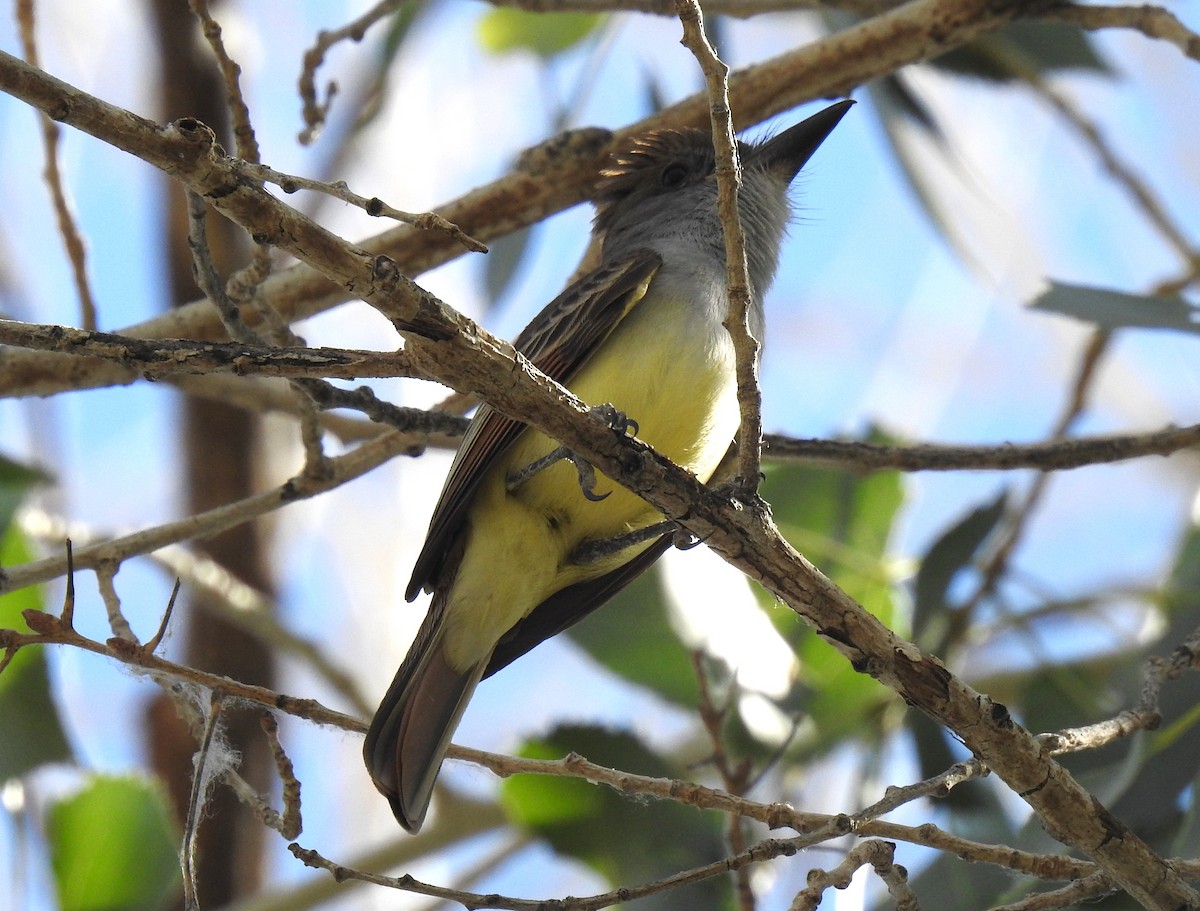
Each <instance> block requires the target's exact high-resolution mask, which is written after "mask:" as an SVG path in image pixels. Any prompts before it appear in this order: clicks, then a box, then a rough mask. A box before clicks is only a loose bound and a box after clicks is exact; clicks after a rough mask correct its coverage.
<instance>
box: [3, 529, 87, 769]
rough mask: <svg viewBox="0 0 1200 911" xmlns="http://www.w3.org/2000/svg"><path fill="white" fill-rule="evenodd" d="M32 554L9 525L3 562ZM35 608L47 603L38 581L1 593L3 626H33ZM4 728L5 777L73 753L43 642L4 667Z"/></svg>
mask: <svg viewBox="0 0 1200 911" xmlns="http://www.w3.org/2000/svg"><path fill="white" fill-rule="evenodd" d="M30 556H31V555H30V553H29V548H28V546H27V545H26V543H25V540H24V538H23V536H22V535H21V533H20V532H19V531H18V530H17V529H16V527H9V528H8V530H7V531H6V532H4V534H3V536H2V537H0V566H12V565H14V564H16V563H26V562H28V561H29V559H30ZM30 609H32V610H41V609H42V597H41V593H40V592H39V590H38V589H37V588H35V587H33V586H29V587H27V588H20V589H17V590H16V591H13V592H9V593H8V594H7V595H2V596H0V628H6V629H15V630H22V631H25V630H27V629H28V627H27V626H26V625H25V620H24V619H23V618H22V616H21V613H22V612H23V611H25V610H30ZM0 731H4V732H7V733H6V734H5V735H3V736H0V782H2V781H6V780H7V779H9V778H17V777H18V776H21V775H24V774H25V773H26V772H29V771H30V770H32V769H35V768H37V767H38V766H40V765H43V764H44V763H47V762H65V761H69V760H70V759H71V758H72V757H71V747H70V745H69V744H68V743H67V737H66V734H64V733H63V728H62V723H61V722H60V721H59V717H58V709H57V708H56V707H55V705H54V700H53V699H51V698H50V675H49V673H48V672H47V670H46V655H45V653H44V652H43V651H42V649H41V648H40V647H26V648H23V649H21V650H20V651H19V652H17V653H16V654H15V655H14V656H13V658H12V661H10V662H9V664H8V667H6V668H5V669H4V672H3V673H0Z"/></svg>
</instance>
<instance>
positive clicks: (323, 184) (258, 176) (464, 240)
mask: <svg viewBox="0 0 1200 911" xmlns="http://www.w3.org/2000/svg"><path fill="white" fill-rule="evenodd" d="M240 168H241V170H242V171H243V172H244V173H245V174H246V175H247V176H248V177H250V178H251V179H253V180H258V181H263V182H265V183H273V184H276V185H277V186H278V187H279V189H281V190H283V192H284V193H289V194H291V193H295V192H297V191H298V190H312V191H314V192H317V193H324V194H325V195H327V196H332V197H333V198H334V199H340V200H341V201H342V202H347V203H349V204H350V205H352V206H357V207H358V208H360V209H362V210H363V211H364V212H366V213H367V214H368V215H370V216H372V217H375V218H391V219H394V220H395V221H399V222H403V223H404V224H406V225H412V226H413V227H414V228H419V229H420V230H422V231H442V232H444V233H446V234H448V235H450V236H451V237H453V238H454V239H455V240H456V241H457V242H458V243H460V244H462V245H463V246H464V247H465V248H466V249H468V250H470V251H471V252H472V253H487V251H488V248H487V244H485V243H483V242H482V241H479V240H476V239H475V238H473V237H471V236H470V235H468V234H466V233H465V232H464V231H463V230H462V229H461V228H460V227H459V226H458V225H456V224H453V223H452V222H449V221H447V220H446V219H445V218H443V217H442V216H440V215H438V214H437V213H436V212H405V211H404V210H403V209H396V208H393V207H392V206H389V205H388V204H387V203H386V202H384V201H383V200H382V199H380V198H379V197H378V196H372V197H370V198H369V199H368V198H367V197H366V196H359V195H358V194H357V193H354V192H352V191H351V190H350V188H349V187H348V186H347V185H346V182H345V181H344V180H335V181H333V182H327V181H323V180H312V179H311V178H308V177H297V176H295V175H293V174H284V173H282V172H280V171H276V170H275V169H274V168H269V167H267V166H266V165H262V164H252V163H250V162H241V163H240Z"/></svg>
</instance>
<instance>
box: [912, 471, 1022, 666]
mask: <svg viewBox="0 0 1200 911" xmlns="http://www.w3.org/2000/svg"><path fill="white" fill-rule="evenodd" d="M1007 502H1008V495H1007V493H1006V492H1002V493H1001V494H1000V496H998V497H997V498H996V499H995V500H993V501H992V502H991V503H988V504H986V505H984V506H979V507H976V508H975V509H972V510H971V511H970V512H968V513H967V514H966V515H965V516H963V517H962V518H961V519H959V520H958V521H957V522H956V523H954V525H952V526H951V527H950V528H949V529H947V530H946V531H945V532H943V533H942V535H941V536H940V537H939V538H938V539H937V540H936V541H934V542H933V545H932V546H931V547H930V548H929V552H928V553H926V554H925V559H923V560H922V561H921V568H920V569H919V570H918V571H917V578H916V581H915V583H914V586H913V597H914V600H915V602H916V603H915V604H914V606H913V636H914V638H915V639H916V641H917V643H918V644H919V645H920V646H921V647H922V648H924V649H927V650H929V651H931V652H934V653H935V654H936V653H938V652H940V651H942V649H943V647H944V646H945V644H946V643H945V636H946V631H947V629H948V622H947V621H948V619H949V615H950V613H951V610H952V607H951V605H950V604H949V603H947V600H946V598H947V593H948V592H949V589H950V584H951V582H953V581H954V577H955V576H956V575H958V573H959V572H960V571H961V570H963V569H965V568H966V567H967V566H968V565H969V564H970V562H971V560H972V559H974V557H975V554H976V553H978V551H979V548H980V547H981V546H982V545H983V542H984V541H986V540H987V539H988V536H989V535H991V533H992V532H993V531H994V530H995V528H996V525H997V524H998V523H999V522H1000V519H1001V518H1002V517H1003V516H1004V510H1005V507H1006V505H1007Z"/></svg>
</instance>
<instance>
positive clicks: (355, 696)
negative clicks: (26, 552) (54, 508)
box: [17, 508, 374, 715]
mask: <svg viewBox="0 0 1200 911" xmlns="http://www.w3.org/2000/svg"><path fill="white" fill-rule="evenodd" d="M17 522H18V524H19V526H20V528H21V531H22V532H23V533H25V534H27V535H29V536H30V537H31V538H34V539H35V540H36V539H40V540H44V541H53V542H58V541H61V540H62V539H63V536H64V535H65V534H66V533H67V532H68V531H69V532H70V534H71V535H72V537H73V538H75V539H76V540H78V541H79V542H80V543H83V544H90V543H95V542H98V541H104V540H108V539H110V538H111V535H109V534H107V533H104V532H101V531H99V530H97V529H93V528H90V527H87V526H84V525H81V524H80V523H78V522H71V523H68V522H66V521H65V520H63V519H61V518H58V517H56V516H52V515H49V514H47V513H45V512H42V511H40V510H35V509H28V508H26V509H22V510H21V511H20V512H19V513H18V514H17ZM150 560H151V561H152V562H154V563H155V564H157V565H159V566H161V567H163V568H164V569H166V570H167V571H168V572H170V573H171V574H172V575H174V576H175V584H174V586H173V588H172V591H171V596H170V598H169V599H168V601H167V607H166V610H165V611H164V612H163V616H162V619H161V621H160V623H159V628H158V631H157V632H156V633H155V635H154V636H153V637H152V638H151V639H150V641H149V642H147V643H146V644H145V646H143V647H144V648H145V649H147V650H149V651H150V652H153V651H155V650H156V649H157V647H158V645H159V643H160V642H161V641H162V638H163V636H164V635H165V633H166V631H167V629H168V627H169V624H170V620H171V614H172V612H173V610H174V606H175V599H176V597H177V594H178V591H179V587H180V584H181V580H186V581H187V582H188V583H189V584H190V585H192V586H194V587H196V588H198V589H201V590H203V591H204V592H205V593H206V594H207V595H208V596H209V598H210V601H209V602H208V606H209V609H210V610H213V611H216V612H217V613H218V614H219V615H220V616H221V617H222V619H224V620H226V621H228V622H229V623H231V624H233V625H236V626H238V627H240V628H241V629H243V630H245V631H246V632H248V633H249V634H250V635H252V636H254V637H256V638H258V639H259V640H260V641H262V642H265V643H267V644H268V645H270V646H271V647H272V648H273V649H276V650H277V651H279V652H281V653H283V654H285V655H290V656H292V657H294V658H296V659H297V660H299V661H301V662H303V663H304V665H305V666H306V667H307V668H308V669H309V670H310V671H312V672H313V673H315V674H316V675H317V676H318V677H320V678H321V679H322V680H324V681H325V682H326V683H327V684H328V685H329V686H330V687H332V688H333V689H334V690H335V691H336V692H337V693H338V695H340V696H341V697H342V698H343V699H345V700H346V701H347V702H348V703H349V704H350V706H351V707H352V708H353V709H354V710H355V711H356V712H359V713H360V714H363V715H366V714H369V713H370V712H371V710H372V709H373V708H374V704H373V703H372V702H371V701H370V700H368V699H367V698H366V696H364V695H363V692H362V689H361V687H360V686H359V685H358V682H357V681H356V680H355V679H354V678H353V677H352V676H351V675H350V674H349V673H348V672H347V671H346V670H345V669H344V668H343V667H341V666H340V665H339V664H337V663H336V662H335V661H333V660H332V659H331V658H330V657H329V656H328V655H327V654H326V653H325V650H324V649H322V648H321V647H320V646H318V645H317V643H315V642H313V641H312V640H310V639H307V638H305V637H304V636H301V635H299V634H297V633H295V632H294V631H292V630H290V629H288V628H287V627H286V626H284V625H283V624H282V623H281V622H280V620H279V612H278V611H277V610H276V608H275V604H274V602H273V601H272V600H271V599H270V598H269V597H268V596H267V595H265V594H263V593H262V592H260V591H259V590H258V589H256V588H254V587H253V586H251V585H247V584H246V583H245V582H243V581H242V580H240V579H238V578H237V577H236V576H234V575H233V574H232V573H230V572H229V570H227V569H226V568H225V567H223V566H221V565H220V564H219V563H217V562H216V561H215V560H213V559H211V558H210V557H206V556H204V555H203V554H198V553H195V552H194V551H192V550H190V549H187V548H185V547H183V546H180V545H170V546H167V547H164V548H162V549H160V550H158V551H156V552H155V553H153V554H151V555H150Z"/></svg>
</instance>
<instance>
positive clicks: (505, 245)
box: [483, 228, 531, 306]
mask: <svg viewBox="0 0 1200 911" xmlns="http://www.w3.org/2000/svg"><path fill="white" fill-rule="evenodd" d="M530 237H531V232H530V230H529V229H528V228H521V229H519V230H517V231H513V232H512V233H511V234H505V235H504V236H503V237H497V238H496V239H495V240H493V241H492V242H491V243H489V244H488V253H487V256H486V257H485V258H484V261H483V278H484V283H485V285H486V287H487V295H488V301H489V302H490V303H489V306H494V305H495V303H496V301H498V300H500V298H502V297H503V296H504V293H505V292H506V291H507V290H508V286H509V284H510V283H511V282H512V279H513V276H514V275H516V273H517V267H518V266H520V265H521V260H523V259H524V258H525V253H526V251H528V249H529V239H530Z"/></svg>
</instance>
